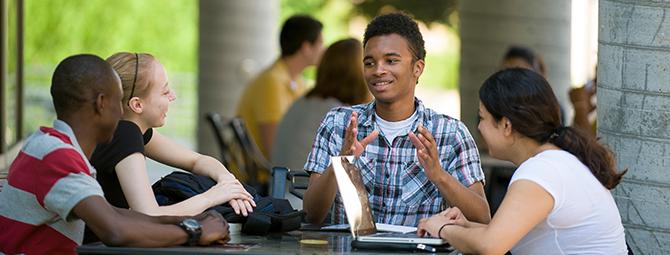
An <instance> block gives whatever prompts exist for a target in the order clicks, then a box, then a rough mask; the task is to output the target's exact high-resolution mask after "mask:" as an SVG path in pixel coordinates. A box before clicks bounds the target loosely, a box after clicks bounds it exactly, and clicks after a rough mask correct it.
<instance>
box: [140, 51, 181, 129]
mask: <svg viewBox="0 0 670 255" xmlns="http://www.w3.org/2000/svg"><path fill="white" fill-rule="evenodd" d="M149 78H150V79H149V86H150V87H149V90H148V93H147V95H146V96H144V98H143V101H144V104H145V105H144V110H143V112H142V117H143V119H144V120H145V121H146V122H147V123H148V124H149V125H150V126H151V127H160V126H163V125H165V119H166V118H167V112H168V108H169V106H170V103H171V102H172V101H174V100H175V99H177V97H176V95H175V93H174V91H173V90H172V88H170V85H169V83H168V77H167V73H166V72H165V68H164V67H163V65H162V64H161V63H159V62H158V61H154V63H153V64H152V70H151V72H150V73H149Z"/></svg>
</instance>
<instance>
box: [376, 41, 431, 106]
mask: <svg viewBox="0 0 670 255" xmlns="http://www.w3.org/2000/svg"><path fill="white" fill-rule="evenodd" d="M423 66H424V61H423V60H417V61H414V58H413V56H412V52H411V51H410V49H409V44H408V42H407V40H406V39H405V38H404V37H402V36H400V35H398V34H389V35H381V36H375V37H372V38H370V40H368V42H367V43H366V44H365V49H364V55H363V75H364V76H365V81H366V83H367V85H368V89H369V90H370V92H371V93H372V95H373V96H374V97H375V99H376V100H377V101H378V102H380V103H395V102H398V101H408V102H411V103H413V102H414V88H415V86H416V81H417V80H418V79H419V76H421V73H422V72H423Z"/></svg>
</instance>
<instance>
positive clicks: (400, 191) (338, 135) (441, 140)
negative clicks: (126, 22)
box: [303, 13, 491, 226]
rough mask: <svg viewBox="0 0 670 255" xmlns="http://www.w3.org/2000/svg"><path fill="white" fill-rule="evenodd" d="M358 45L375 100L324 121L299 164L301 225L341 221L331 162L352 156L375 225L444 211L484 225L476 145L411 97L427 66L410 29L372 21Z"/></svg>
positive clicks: (401, 20) (397, 16)
mask: <svg viewBox="0 0 670 255" xmlns="http://www.w3.org/2000/svg"><path fill="white" fill-rule="evenodd" d="M363 45H364V58H363V65H364V70H363V72H364V77H365V79H366V83H367V85H368V89H369V90H370V92H371V93H372V94H373V95H374V97H375V100H374V101H373V102H371V103H368V104H363V105H356V106H353V107H339V108H334V109H332V110H331V111H330V112H328V113H327V114H326V116H325V118H324V119H323V120H322V122H321V126H320V127H319V129H318V130H317V134H316V137H315V139H314V143H313V146H312V151H311V152H310V154H309V156H308V158H307V163H306V164H305V170H306V171H307V172H309V173H311V175H310V180H309V186H308V189H307V191H306V193H305V197H304V204H303V207H304V209H305V212H306V213H307V220H308V221H310V222H311V223H314V224H320V223H323V222H324V221H325V220H327V218H328V215H330V220H329V221H328V222H329V223H334V224H339V223H345V222H346V216H345V214H344V206H343V205H342V199H341V197H340V196H339V195H338V194H337V185H336V181H335V175H334V173H333V170H332V165H331V162H330V157H331V156H338V155H354V156H356V161H355V165H356V166H357V167H358V168H359V169H360V171H361V175H362V177H363V182H364V184H365V186H366V189H367V191H368V194H369V197H368V199H369V204H370V207H371V210H372V214H373V215H374V218H375V222H377V223H387V224H397V225H408V226H416V225H417V224H418V222H419V220H420V219H421V218H425V217H429V216H431V215H433V214H436V213H439V212H441V211H442V210H443V209H444V208H445V207H446V206H458V208H461V209H462V211H463V213H464V214H465V215H466V216H467V217H468V219H473V220H474V221H478V222H482V223H487V222H488V221H490V218H491V216H490V214H489V207H488V203H487V202H486V198H485V195H484V189H483V182H484V174H483V172H482V169H481V165H480V159H479V152H478V151H477V146H476V145H475V142H474V139H473V138H472V136H471V135H470V133H469V132H468V130H467V128H466V127H465V125H464V124H463V123H462V122H460V121H458V120H456V119H453V118H451V117H449V116H446V115H442V114H438V113H436V112H434V111H432V110H431V109H428V108H426V107H424V106H423V104H422V103H421V101H420V100H418V99H416V98H415V97H414V89H415V87H416V84H417V83H418V79H419V76H420V75H421V73H422V72H423V68H424V65H425V63H424V58H425V49H424V41H423V38H422V36H421V33H420V31H419V29H418V26H417V24H416V22H415V21H414V20H412V18H410V17H409V16H407V15H405V14H402V13H391V14H386V15H382V16H378V17H376V18H375V19H373V20H372V21H371V22H370V24H368V27H367V28H366V31H365V35H364V40H363ZM463 208H465V209H463Z"/></svg>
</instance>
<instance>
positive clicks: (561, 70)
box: [459, 0, 571, 144]
mask: <svg viewBox="0 0 670 255" xmlns="http://www.w3.org/2000/svg"><path fill="white" fill-rule="evenodd" d="M459 3H460V6H459V12H460V17H461V27H460V32H461V70H460V81H459V86H460V93H461V120H462V121H463V122H465V124H466V125H467V126H468V128H469V129H470V131H471V132H472V133H473V135H475V136H476V139H477V140H478V141H480V138H479V135H478V133H477V131H476V130H477V111H478V109H479V108H478V107H479V87H480V86H481V84H482V82H484V80H485V79H486V78H487V77H488V76H490V75H491V74H493V73H494V72H495V71H497V70H499V69H500V63H501V59H502V57H503V54H505V51H506V50H507V47H509V46H510V45H525V46H528V47H530V48H532V49H533V50H535V51H536V52H538V53H540V54H541V55H542V57H543V58H544V61H545V63H546V64H547V69H548V75H549V77H548V80H549V83H550V84H551V85H552V86H553V88H554V93H556V96H557V97H558V99H559V102H560V103H561V105H562V106H563V107H564V109H565V110H566V112H567V113H570V110H571V108H570V103H569V99H568V89H569V86H570V10H571V9H570V1H555V0H506V1H490V0H467V1H459ZM480 144H481V143H480Z"/></svg>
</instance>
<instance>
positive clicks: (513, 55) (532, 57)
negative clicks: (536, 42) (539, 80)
mask: <svg viewBox="0 0 670 255" xmlns="http://www.w3.org/2000/svg"><path fill="white" fill-rule="evenodd" d="M514 67H520V68H526V69H530V70H533V71H535V72H537V73H539V74H540V75H542V77H544V78H545V79H546V78H547V66H546V65H545V64H544V60H542V56H540V55H539V54H537V53H535V52H534V51H533V50H531V49H530V48H528V47H525V46H518V45H513V46H510V47H509V48H508V49H507V52H506V53H505V56H504V57H503V60H502V69H507V68H514Z"/></svg>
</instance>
